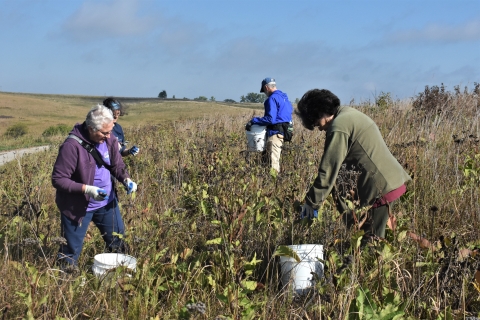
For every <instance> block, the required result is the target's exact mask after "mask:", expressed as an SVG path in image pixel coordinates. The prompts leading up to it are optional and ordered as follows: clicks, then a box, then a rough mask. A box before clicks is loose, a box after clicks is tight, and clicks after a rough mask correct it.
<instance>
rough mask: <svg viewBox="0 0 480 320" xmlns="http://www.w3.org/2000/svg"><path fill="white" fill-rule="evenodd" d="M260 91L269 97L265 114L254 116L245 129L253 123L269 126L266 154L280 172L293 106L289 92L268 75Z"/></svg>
mask: <svg viewBox="0 0 480 320" xmlns="http://www.w3.org/2000/svg"><path fill="white" fill-rule="evenodd" d="M260 92H263V93H265V94H266V95H267V97H268V98H267V100H265V102H264V103H263V105H264V107H265V115H264V116H263V117H254V118H252V120H250V121H249V122H248V123H247V125H246V126H245V129H246V130H248V131H250V128H251V126H252V125H259V126H266V127H267V149H266V156H267V158H268V162H270V163H271V166H272V168H273V169H275V170H277V172H280V155H281V153H282V146H283V141H284V136H285V128H286V127H287V126H289V125H290V126H291V125H292V112H293V107H292V104H291V103H290V101H289V100H288V96H287V94H286V93H284V92H282V91H280V90H278V89H277V84H276V82H275V79H273V78H269V77H267V78H265V79H263V80H262V87H261V88H260ZM285 125H286V126H285Z"/></svg>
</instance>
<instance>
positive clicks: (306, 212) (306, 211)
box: [300, 203, 318, 219]
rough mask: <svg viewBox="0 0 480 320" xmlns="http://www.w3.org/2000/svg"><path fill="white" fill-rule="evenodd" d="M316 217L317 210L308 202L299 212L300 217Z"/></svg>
mask: <svg viewBox="0 0 480 320" xmlns="http://www.w3.org/2000/svg"><path fill="white" fill-rule="evenodd" d="M313 218H318V210H314V209H313V208H312V207H310V206H309V205H308V204H306V203H305V204H304V205H303V207H302V212H301V213H300V219H313Z"/></svg>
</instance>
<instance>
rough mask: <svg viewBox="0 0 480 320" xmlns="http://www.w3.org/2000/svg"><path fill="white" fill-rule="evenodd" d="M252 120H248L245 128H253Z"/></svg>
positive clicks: (248, 129)
mask: <svg viewBox="0 0 480 320" xmlns="http://www.w3.org/2000/svg"><path fill="white" fill-rule="evenodd" d="M252 125H253V123H252V120H250V121H248V122H247V124H246V125H245V130H247V131H250V129H251V128H252Z"/></svg>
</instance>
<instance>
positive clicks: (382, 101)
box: [375, 91, 393, 110]
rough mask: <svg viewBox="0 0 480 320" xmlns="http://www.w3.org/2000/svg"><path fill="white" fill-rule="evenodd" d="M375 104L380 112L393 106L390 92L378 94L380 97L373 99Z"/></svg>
mask: <svg viewBox="0 0 480 320" xmlns="http://www.w3.org/2000/svg"><path fill="white" fill-rule="evenodd" d="M375 104H376V106H377V107H378V108H379V109H380V110H385V109H387V108H388V107H390V106H392V105H393V99H392V96H391V94H390V92H387V93H385V92H383V91H382V92H380V95H379V96H378V97H376V98H375Z"/></svg>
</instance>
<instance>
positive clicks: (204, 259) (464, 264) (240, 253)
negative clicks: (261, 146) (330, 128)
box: [0, 92, 480, 319]
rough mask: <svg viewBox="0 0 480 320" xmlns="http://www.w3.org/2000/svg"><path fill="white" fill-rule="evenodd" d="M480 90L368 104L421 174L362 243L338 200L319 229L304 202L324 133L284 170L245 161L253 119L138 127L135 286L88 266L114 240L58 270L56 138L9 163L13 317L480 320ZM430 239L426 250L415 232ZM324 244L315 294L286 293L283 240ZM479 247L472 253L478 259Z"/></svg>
mask: <svg viewBox="0 0 480 320" xmlns="http://www.w3.org/2000/svg"><path fill="white" fill-rule="evenodd" d="M478 102H479V100H478V95H477V94H476V93H475V92H472V93H469V92H459V93H457V94H451V95H450V97H449V100H448V102H446V103H447V104H448V105H445V106H443V107H442V108H435V110H431V109H428V108H427V109H425V108H419V107H418V105H416V104H415V105H414V103H413V101H389V105H388V106H387V107H384V106H383V107H382V108H378V107H375V105H368V104H364V105H361V106H356V107H357V108H359V109H361V110H362V111H364V112H365V113H367V114H368V115H370V116H371V117H372V118H373V119H374V120H375V121H376V122H377V123H378V124H379V127H380V130H381V132H382V133H383V135H384V137H385V140H386V142H387V144H388V145H389V147H390V149H391V150H392V152H393V153H394V155H395V156H396V157H397V159H399V161H400V162H401V164H402V165H403V166H404V167H405V168H406V170H407V171H408V172H409V173H410V175H411V176H412V177H413V181H412V182H411V183H410V184H409V185H408V187H407V188H408V192H407V194H405V195H404V196H403V197H402V198H401V199H400V200H399V201H397V203H396V204H395V206H394V209H393V211H394V213H395V215H396V217H397V221H398V226H397V229H396V230H395V232H393V231H392V230H388V231H387V236H386V239H385V240H384V241H379V242H375V243H372V244H370V245H368V246H367V247H365V248H361V247H359V246H358V245H357V243H358V239H359V238H360V237H361V232H358V231H357V229H356V228H353V229H351V230H347V229H346V228H345V227H344V226H343V224H342V223H341V221H340V219H339V213H338V212H335V210H334V206H333V205H332V202H331V199H327V202H326V204H325V206H324V208H322V214H321V215H320V217H319V219H317V220H315V221H314V222H313V223H312V224H311V225H308V224H305V223H304V222H299V221H298V220H297V219H296V217H297V216H298V214H297V212H298V206H299V205H300V204H301V203H302V201H303V198H304V196H305V192H306V190H307V189H308V187H309V186H310V184H311V183H312V181H313V179H314V178H315V176H316V171H317V166H318V162H319V160H320V158H321V155H322V150H323V141H324V136H323V134H322V133H320V132H318V131H314V132H310V131H306V130H304V129H303V128H301V126H300V125H299V121H298V119H297V122H296V125H295V135H294V138H293V141H292V143H287V144H286V146H285V150H284V152H283V153H282V161H281V166H282V172H281V173H280V174H279V175H276V174H275V172H270V170H269V168H266V167H264V166H263V165H262V164H261V161H260V156H259V154H257V153H249V152H245V147H246V145H245V142H246V139H245V133H244V131H243V125H244V123H246V122H247V121H248V120H249V116H247V115H243V116H217V117H210V118H204V119H202V120H183V121H176V122H169V123H163V124H156V125H141V126H140V125H138V126H132V127H129V128H126V130H125V131H126V136H127V137H128V139H129V140H130V141H135V142H137V143H138V145H139V146H140V147H141V153H140V154H139V155H138V156H137V157H135V158H134V157H129V158H126V159H125V161H126V163H127V165H128V168H129V172H130V174H131V176H132V179H133V180H134V181H136V182H137V183H138V186H139V188H138V191H137V193H136V194H135V195H134V196H127V195H126V194H125V193H121V195H120V202H121V211H122V214H123V217H124V220H125V224H126V227H127V236H126V241H128V242H129V245H130V248H131V252H130V254H131V255H133V256H135V257H136V258H137V259H138V265H137V272H136V273H135V274H134V275H133V277H131V278H130V277H128V276H124V274H123V270H117V274H116V276H115V277H113V278H112V279H110V280H108V279H107V280H104V281H101V280H99V279H97V278H96V277H95V276H94V275H93V274H92V273H91V271H90V268H91V265H92V260H93V257H94V255H95V254H98V253H101V252H103V240H102V238H101V235H100V234H99V233H98V232H97V230H96V229H95V228H91V229H90V230H89V232H88V235H87V237H86V242H85V244H84V249H83V252H82V255H81V257H80V261H79V265H80V269H81V274H80V275H65V274H63V273H62V272H60V271H58V270H56V268H55V266H54V258H55V252H56V250H58V241H60V240H61V239H58V235H59V213H58V210H57V208H56V206H55V203H54V190H53V188H52V187H51V184H50V173H51V170H52V165H53V162H54V161H55V157H56V153H57V150H58V148H57V147H58V144H55V145H54V146H53V148H50V150H49V151H46V152H43V153H40V154H36V155H32V156H27V157H25V158H22V159H21V160H18V161H17V162H13V163H9V164H8V165H6V166H4V167H1V168H0V175H1V176H0V185H1V187H0V190H1V191H0V192H1V197H2V199H1V200H2V207H1V209H0V210H1V221H2V224H1V229H0V233H1V241H2V247H1V248H2V251H1V257H2V260H1V262H0V263H2V264H3V266H2V268H1V269H0V286H1V287H2V288H3V290H2V292H3V294H2V295H1V297H0V308H1V309H0V312H3V314H4V315H5V317H6V318H15V317H18V318H21V317H24V318H31V319H55V318H57V319H60V318H68V319H73V318H75V319H77V318H78V319H87V318H101V319H110V318H120V319H266V318H269V319H320V318H321V319H345V318H348V319H380V318H381V319H448V318H458V317H460V318H463V317H465V316H478V314H479V312H480V303H479V301H478V300H479V298H480V297H479V292H480V287H479V285H480V284H479V283H477V282H476V281H475V272H476V270H477V267H478V264H479V263H478V258H477V256H475V254H474V253H475V252H476V251H475V249H476V248H477V246H478V245H479V242H478V239H479V227H480V226H479V212H480V208H479V199H478V191H479V190H478V188H479V184H478V182H479V181H478V179H479V178H478V177H479V175H480V159H479V156H477V155H478V154H479V151H478V138H477V137H478V134H479V131H478ZM412 232H413V233H414V234H416V235H418V236H421V237H424V238H426V239H428V240H429V241H430V245H429V244H428V243H427V245H425V242H422V241H414V240H412V237H411V233H412ZM299 243H321V244H323V245H324V250H325V254H324V258H325V261H324V265H325V275H324V277H322V278H321V279H319V281H318V283H317V284H316V287H315V289H316V290H315V291H313V292H311V293H310V294H309V295H307V296H304V297H300V298H298V297H294V296H292V295H291V292H290V291H289V290H284V289H282V288H281V283H280V280H279V279H280V278H279V276H280V274H279V268H278V257H276V256H275V254H274V253H275V250H276V249H277V247H278V246H279V245H286V244H299ZM464 249H469V250H470V251H467V250H464Z"/></svg>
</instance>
